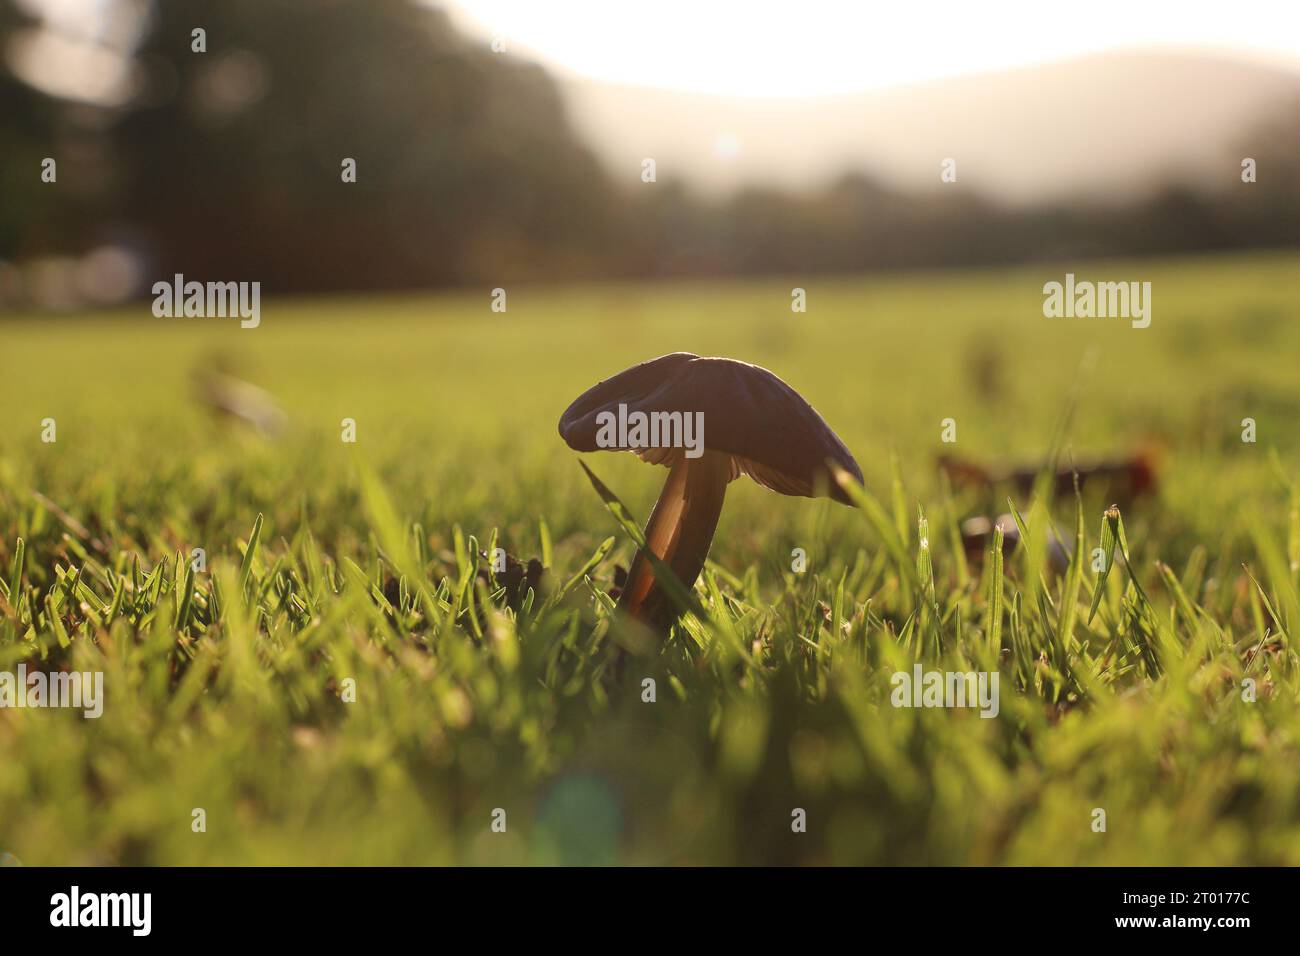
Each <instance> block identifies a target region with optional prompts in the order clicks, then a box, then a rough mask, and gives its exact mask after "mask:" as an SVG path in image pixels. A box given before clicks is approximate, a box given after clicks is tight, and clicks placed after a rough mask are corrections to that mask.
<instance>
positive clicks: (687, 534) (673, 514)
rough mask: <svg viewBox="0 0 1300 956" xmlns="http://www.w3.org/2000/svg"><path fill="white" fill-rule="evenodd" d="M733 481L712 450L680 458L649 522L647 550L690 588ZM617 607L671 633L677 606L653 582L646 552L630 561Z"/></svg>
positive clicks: (725, 463) (726, 465) (727, 463)
mask: <svg viewBox="0 0 1300 956" xmlns="http://www.w3.org/2000/svg"><path fill="white" fill-rule="evenodd" d="M730 480H731V462H730V458H729V456H727V455H724V454H720V453H718V452H712V451H706V452H705V453H704V454H703V455H702V456H700V457H699V458H694V459H692V458H687V457H686V456H685V455H679V456H678V457H677V460H676V461H674V462H673V466H672V470H671V471H670V472H669V473H668V480H667V481H666V482H664V488H663V491H661V492H660V493H659V500H658V501H656V502H655V507H654V511H652V512H651V513H650V520H649V521H648V522H647V523H646V526H645V539H646V549H647V550H649V551H650V552H651V553H653V554H654V555H655V556H656V557H658V558H659V559H660V560H662V561H663V562H664V563H666V564H667V565H668V566H669V567H670V568H672V569H673V573H674V574H676V575H677V578H678V580H680V581H681V582H682V584H684V585H685V586H686V588H687V589H688V590H689V589H690V588H691V587H692V586H694V584H695V579H696V578H697V577H699V575H700V570H701V569H702V568H703V567H704V559H705V558H706V557H707V556H708V554H709V545H710V544H711V543H712V541H713V532H714V530H715V529H716V528H717V526H718V515H719V514H721V513H722V501H723V498H725V497H726V494H727V483H728V482H729V481H730ZM619 606H620V607H621V608H623V609H624V610H625V611H627V613H628V614H630V615H631V616H632V617H634V618H636V619H638V620H640V621H643V622H645V623H646V624H649V625H651V626H652V627H655V628H657V629H659V630H662V631H667V630H668V628H669V626H671V624H672V622H673V620H674V619H675V618H676V616H677V608H676V607H675V606H674V605H673V602H672V599H671V598H670V597H669V596H668V594H667V593H666V592H665V591H664V589H663V588H662V587H660V586H659V584H658V582H657V581H656V580H655V575H654V568H653V567H652V566H651V564H650V561H649V560H648V559H647V558H646V556H645V553H644V552H643V551H638V552H637V555H636V557H635V558H634V559H633V560H632V567H631V569H630V570H629V571H628V575H627V582H626V583H625V584H624V586H623V593H622V595H621V596H620V597H619Z"/></svg>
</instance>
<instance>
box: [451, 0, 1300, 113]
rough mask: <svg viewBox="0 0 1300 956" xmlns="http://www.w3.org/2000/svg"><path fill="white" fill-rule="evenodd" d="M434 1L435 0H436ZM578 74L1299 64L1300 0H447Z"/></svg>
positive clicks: (769, 88)
mask: <svg viewBox="0 0 1300 956" xmlns="http://www.w3.org/2000/svg"><path fill="white" fill-rule="evenodd" d="M429 2H434V0H429ZM435 5H442V6H445V7H447V8H448V9H449V10H450V12H451V13H452V15H453V16H454V17H455V18H456V20H457V21H458V22H459V23H460V24H461V25H462V26H463V27H464V28H465V29H467V30H470V31H472V32H475V33H477V34H479V35H480V36H483V37H485V38H493V37H495V38H497V39H498V40H499V41H500V42H501V43H503V44H504V47H505V50H506V51H507V52H517V53H522V54H526V55H529V56H531V57H532V58H535V59H537V60H539V61H540V62H542V63H543V64H545V65H547V66H549V67H551V68H552V69H553V70H555V71H556V72H558V73H560V74H562V75H566V76H569V77H585V78H590V79H597V80H605V81H612V82H617V83H627V84H633V85H638V86H650V87H657V88H660V89H671V90H680V91H687V92H695V93H715V94H723V95H735V96H809V95H818V94H828V93H846V92H856V91H865V90H878V89H885V88H889V87H894V86H901V85H907V84H912V83H919V82H924V81H927V80H933V79H940V78H944V77H950V76H960V75H965V74H971V73H983V72H989V71H996V70H1003V69H1009V68H1013V67H1019V66H1028V65H1032V64H1035V63H1042V62H1050V61H1054V60H1061V59H1065V58H1068V57H1072V56H1079V55H1083V54H1087V53H1095V52H1101V51H1106V50H1113V49H1125V48H1135V47H1137V48H1142V47H1151V46H1161V47H1173V48H1178V49H1183V50H1196V51H1203V52H1220V53H1228V54H1232V55H1242V54H1245V55H1248V56H1249V57H1251V58H1252V59H1256V60H1258V61H1260V62H1266V63H1271V64H1275V65H1281V66H1287V67H1290V68H1294V69H1300V0H1256V2H1253V3H1246V2H1234V0H1086V2H1067V0H979V2H971V0H957V2H953V0H915V2H899V0H892V2H879V0H446V2H443V3H440V4H439V3H435Z"/></svg>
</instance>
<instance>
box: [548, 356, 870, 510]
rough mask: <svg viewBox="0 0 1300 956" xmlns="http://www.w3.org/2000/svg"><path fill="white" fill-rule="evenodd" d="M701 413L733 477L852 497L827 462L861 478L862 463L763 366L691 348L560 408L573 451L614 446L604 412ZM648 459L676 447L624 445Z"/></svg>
mask: <svg viewBox="0 0 1300 956" xmlns="http://www.w3.org/2000/svg"><path fill="white" fill-rule="evenodd" d="M620 404H623V405H626V406H627V411H628V413H629V414H630V413H632V412H636V411H640V412H644V413H646V414H647V415H649V414H650V413H652V412H682V413H690V414H693V413H695V412H703V413H704V447H705V448H706V449H707V450H709V451H715V452H723V453H725V454H727V455H729V456H730V460H731V475H730V478H731V479H735V478H737V477H739V476H740V475H742V474H744V475H749V477H750V478H752V479H753V480H754V481H756V482H758V483H759V484H760V485H763V486H764V487H767V488H770V489H772V490H773V491H777V492H780V493H781V494H784V495H799V496H803V497H806V498H812V497H816V496H817V493H818V491H819V490H820V491H824V493H826V494H828V495H829V496H830V497H831V498H834V499H835V500H836V501H840V502H843V503H845V504H850V503H851V502H850V500H849V498H848V496H847V495H846V494H845V493H844V491H843V489H841V488H840V486H839V484H838V483H837V482H836V481H835V478H834V476H833V475H832V474H831V472H830V469H829V467H828V462H829V463H832V464H834V465H837V466H838V467H840V468H843V469H844V470H845V471H847V472H848V473H849V474H851V475H852V476H853V477H854V478H855V479H857V481H858V482H859V483H861V481H862V470H861V469H860V468H859V467H858V463H857V462H856V461H855V460H854V458H853V455H852V454H850V453H849V450H848V448H846V447H845V446H844V442H842V441H840V439H839V436H838V435H836V434H835V432H833V431H832V430H831V428H830V426H829V425H827V424H826V421H825V419H823V418H822V417H821V416H820V415H819V414H817V412H816V410H815V409H814V408H813V407H812V406H811V405H809V404H808V403H807V402H806V401H804V399H803V398H802V397H801V396H800V395H799V393H798V392H796V391H795V390H794V389H793V388H791V387H790V386H789V385H787V384H786V383H785V382H783V381H781V379H779V378H778V377H777V376H776V375H774V374H772V373H771V372H769V371H768V370H767V369H765V368H760V367H759V366H757V365H750V364H749V363H748V362H738V361H736V360H735V359H729V358H701V357H700V356H698V355H693V354H691V353H690V352H673V353H671V354H669V355H664V356H661V357H659V358H657V359H651V360H650V361H648V362H642V363H641V364H640V365H634V366H632V367H631V368H629V369H626V370H624V371H622V372H619V373H618V374H617V375H615V376H613V377H611V378H607V379H605V380H604V381H603V382H600V383H599V384H597V385H595V386H593V387H591V388H589V389H588V390H587V391H585V392H583V393H582V394H581V395H579V396H578V398H577V399H575V400H574V402H573V403H572V404H571V405H570V406H569V407H568V408H567V409H565V412H564V414H563V415H561V416H560V436H561V437H562V438H563V439H564V440H565V442H567V443H568V445H569V447H570V448H572V449H574V450H575V451H582V452H591V451H601V450H619V449H618V448H617V447H610V446H600V445H598V444H597V441H596V439H597V435H598V433H599V432H600V424H599V423H598V421H597V418H598V416H600V414H601V413H602V412H609V413H612V414H614V415H617V414H618V406H619V405H620ZM624 447H625V450H630V451H634V452H635V453H636V454H637V455H638V456H640V457H641V458H642V459H644V460H646V461H650V462H653V463H655V464H665V465H666V464H671V463H672V462H673V461H674V460H675V458H676V457H677V455H678V454H680V450H679V449H664V448H626V446H624Z"/></svg>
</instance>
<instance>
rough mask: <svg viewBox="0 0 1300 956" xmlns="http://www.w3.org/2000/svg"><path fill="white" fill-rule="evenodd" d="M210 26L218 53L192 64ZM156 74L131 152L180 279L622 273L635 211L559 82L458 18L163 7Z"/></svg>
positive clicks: (340, 285)
mask: <svg viewBox="0 0 1300 956" xmlns="http://www.w3.org/2000/svg"><path fill="white" fill-rule="evenodd" d="M200 27H201V28H203V29H204V30H206V41H207V52H206V53H195V52H192V51H191V31H192V30H194V29H196V28H200ZM141 62H142V63H143V64H144V66H145V71H146V73H145V75H146V89H145V92H144V94H143V100H144V103H145V104H146V105H144V106H142V107H141V108H139V109H137V110H135V111H134V112H133V113H132V114H131V115H130V116H129V117H128V118H127V119H126V121H125V122H123V123H122V124H121V125H120V126H119V127H118V129H117V131H116V138H117V141H118V143H119V146H120V155H121V156H122V158H123V161H124V163H125V164H126V166H127V168H128V169H129V171H130V178H129V183H130V186H129V196H128V200H127V205H128V207H129V208H130V209H131V210H132V211H133V212H134V214H135V215H136V216H137V217H138V218H139V220H140V221H141V222H142V223H143V224H144V225H145V226H146V227H147V228H148V229H149V231H150V232H151V233H153V234H154V235H155V236H157V237H158V238H159V243H158V252H157V257H158V262H157V271H158V272H160V273H161V274H163V275H166V274H170V273H171V272H186V273H194V274H198V273H213V274H217V275H222V276H234V277H239V276H248V277H252V278H262V279H263V281H265V282H266V283H267V285H268V286H269V287H270V288H273V289H275V290H276V291H290V290H305V289H368V288H400V287H412V286H427V285H431V284H447V283H454V282H478V281H482V282H493V283H503V282H506V281H510V280H513V279H521V278H533V277H541V276H553V275H556V274H561V275H563V274H584V273H592V272H596V271H600V269H601V268H603V266H604V263H605V261H606V260H607V258H608V252H607V250H608V248H609V245H610V243H611V242H612V241H613V240H614V238H615V236H616V234H617V232H616V229H615V216H614V211H615V207H616V206H617V202H616V198H615V197H614V196H612V195H611V192H610V186H609V185H608V183H607V182H606V179H605V177H604V175H603V173H602V171H601V170H600V168H599V167H598V166H597V164H596V161H595V160H594V158H593V157H592V156H591V155H590V154H589V153H588V152H587V151H586V150H585V149H584V148H583V147H582V146H580V145H579V143H578V142H577V140H576V138H575V136H574V135H573V133H572V131H571V130H570V127H569V124H568V121H567V119H566V117H565V114H564V111H563V108H562V104H561V102H560V98H559V94H558V91H557V90H556V88H555V86H554V84H553V83H552V82H551V80H550V79H549V78H548V77H547V76H546V75H545V74H544V73H543V72H542V71H541V70H540V69H539V68H537V67H534V66H531V65H527V64H522V63H520V62H519V61H517V60H513V59H511V58H510V57H509V56H508V55H501V54H495V53H493V52H492V51H491V50H490V48H489V47H488V46H487V45H486V44H481V43H472V42H470V41H469V40H467V39H465V38H463V37H462V36H460V35H459V34H458V33H456V32H455V31H454V30H453V28H452V26H451V24H450V22H449V20H448V18H447V17H446V15H445V14H444V13H443V12H441V11H439V10H434V9H430V8H428V7H424V6H417V5H415V4H413V3H411V2H409V0H277V2H275V3H266V2H264V0H220V2H206V3H204V2H198V3H193V2H179V3H178V2H167V3H159V4H156V5H155V6H154V12H153V25H152V29H151V31H150V33H149V36H148V39H147V40H146V42H145V45H144V48H143V49H142V51H141ZM345 159H352V160H355V163H356V182H355V183H345V182H343V176H342V173H343V168H342V163H343V161H344V160H345Z"/></svg>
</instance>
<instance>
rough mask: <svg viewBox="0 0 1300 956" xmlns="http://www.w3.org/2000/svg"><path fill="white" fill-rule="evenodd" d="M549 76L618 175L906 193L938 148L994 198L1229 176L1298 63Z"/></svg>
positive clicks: (1140, 58) (1136, 60) (1103, 60)
mask: <svg viewBox="0 0 1300 956" xmlns="http://www.w3.org/2000/svg"><path fill="white" fill-rule="evenodd" d="M560 82H561V86H562V89H563V90H564V92H565V94H566V101H567V106H568V109H569V113H570V115H571V117H572V120H573V122H574V123H575V125H576V127H577V128H578V130H579V132H580V133H581V134H582V135H583V137H584V138H585V139H586V141H587V143H588V144H589V145H590V147H591V148H592V149H593V150H594V151H595V152H596V154H597V156H598V157H600V158H601V159H602V160H603V161H604V163H605V164H606V165H607V166H609V167H610V168H611V169H612V170H613V171H614V172H615V173H616V175H617V176H618V177H619V178H623V176H626V177H628V178H629V180H631V179H634V178H635V177H636V176H638V175H639V173H640V163H641V160H642V159H643V158H644V157H647V156H652V157H654V158H655V160H656V163H657V165H658V176H659V180H660V181H661V182H662V181H665V180H666V179H673V178H678V177H680V178H684V179H685V180H686V181H687V182H689V183H692V184H694V185H696V186H698V187H700V188H701V189H703V190H705V191H707V192H713V193H726V192H728V191H730V190H731V189H733V188H736V187H740V186H745V185H753V184H759V183H761V184H767V185H775V186H789V187H801V186H807V185H819V184H820V183H822V182H824V181H826V180H829V179H832V178H834V177H836V176H838V175H840V174H842V173H843V172H845V171H846V170H856V171H860V172H864V173H867V174H869V175H872V176H874V177H877V178H878V179H879V180H880V181H881V182H883V183H884V184H886V185H889V186H893V187H897V188H905V189H909V190H910V189H918V188H919V189H923V188H927V187H930V186H937V185H938V184H939V164H940V161H941V160H943V159H944V158H945V157H953V158H955V159H956V160H957V172H958V182H959V183H961V184H964V185H965V186H967V187H968V188H970V189H972V190H974V191H977V192H980V193H983V194H985V195H987V196H989V197H990V198H995V199H999V200H1002V201H1006V202H1010V203H1032V202H1038V201H1042V200H1053V199H1059V198H1062V197H1066V196H1070V195H1075V194H1084V195H1089V196H1096V195H1101V196H1105V197H1107V198H1110V199H1113V200H1115V201H1123V200H1126V199H1129V198H1132V197H1133V196H1134V195H1135V194H1138V193H1142V192H1146V191H1147V190H1148V189H1149V188H1151V187H1158V186H1162V185H1165V184H1167V183H1168V182H1169V181H1170V179H1178V180H1180V181H1182V182H1185V183H1187V184H1189V185H1194V186H1197V187H1205V186H1213V184H1214V182H1215V181H1216V180H1220V179H1221V178H1222V177H1227V178H1228V181H1235V178H1236V176H1237V175H1238V163H1239V161H1240V155H1241V150H1242V141H1243V138H1245V137H1247V136H1248V135H1249V133H1250V132H1251V131H1253V130H1255V129H1257V128H1258V127H1259V125H1260V123H1262V122H1265V121H1267V120H1268V119H1269V118H1271V117H1276V116H1277V115H1278V113H1279V111H1280V110H1282V109H1284V108H1286V106H1287V105H1288V104H1289V102H1292V101H1297V100H1300V70H1297V71H1294V72H1292V71H1288V70H1286V69H1282V68H1274V67H1270V66H1265V65H1261V64H1258V63H1255V62H1251V61H1246V60H1233V59H1229V58H1217V57H1213V56H1206V55H1194V54H1184V53H1171V52H1157V51H1149V52H1142V51H1133V52H1122V53H1109V54H1104V55H1094V56H1087V57H1082V58H1078V59H1073V60H1068V61H1062V62H1057V63H1051V64H1047V65H1042V66H1037V67H1027V68H1022V69H1016V70H1011V71H1007V72H1001V73H992V74H984V75H977V76H968V77H961V78H951V79H945V80H940V81H935V82H931V83H926V84H921V85H915V86H909V87H899V88H894V89H890V90H885V91H880V92H872V93H856V94H844V95H833V96H820V97H808V98H790V99H746V98H742V97H726V96H710V95H703V94H698V93H680V92H671V91H664V90H656V89H649V88H640V87H629V86H618V85H613V84H604V83H599V82H596V81H591V80H580V79H562V80H561V81H560Z"/></svg>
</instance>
